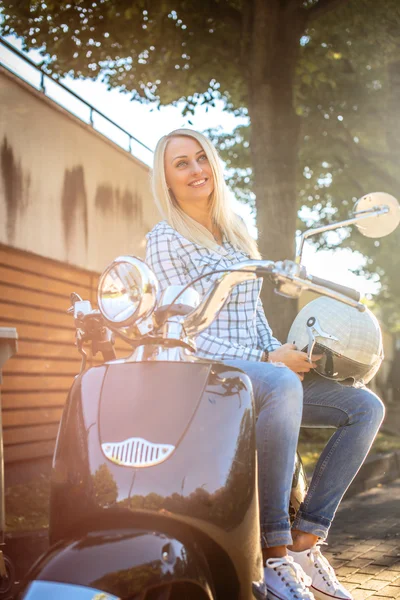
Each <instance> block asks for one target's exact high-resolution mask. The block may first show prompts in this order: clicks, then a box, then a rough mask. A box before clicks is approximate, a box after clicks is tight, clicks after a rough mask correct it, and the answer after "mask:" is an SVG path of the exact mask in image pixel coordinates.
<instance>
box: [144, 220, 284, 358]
mask: <svg viewBox="0 0 400 600" xmlns="http://www.w3.org/2000/svg"><path fill="white" fill-rule="evenodd" d="M146 237H147V248H146V263H147V264H148V265H149V267H150V268H151V269H152V270H153V272H154V274H155V276H156V277H157V279H158V281H159V283H160V287H161V289H165V288H166V287H167V286H169V285H185V284H187V283H189V282H191V281H192V280H194V279H195V278H196V277H198V276H199V275H202V274H203V273H207V272H209V271H212V270H217V269H224V268H227V267H229V266H230V265H232V264H233V263H235V262H238V261H243V260H248V258H249V257H248V256H247V255H246V254H245V253H244V252H242V251H240V250H237V249H235V248H234V247H233V246H232V244H231V243H230V242H229V241H228V240H227V239H226V238H224V240H223V244H222V246H220V249H219V252H218V253H217V252H213V251H212V250H209V249H208V248H204V247H203V246H199V245H198V244H194V243H193V242H190V241H189V240H187V239H186V238H184V237H183V236H182V235H181V234H180V233H178V232H177V231H176V230H175V229H173V228H172V227H171V226H170V225H169V224H168V223H167V222H166V221H161V222H160V223H157V225H156V226H155V227H154V228H153V229H152V230H151V231H150V233H148V234H147V236H146ZM219 275H220V274H215V275H212V274H211V275H209V276H208V277H203V278H202V279H200V281H197V282H196V283H194V284H193V287H194V288H195V289H196V290H197V291H198V292H199V294H200V296H201V297H203V296H204V294H205V292H206V291H207V289H208V288H209V286H210V284H211V282H212V281H213V280H214V279H216V278H217V277H219ZM261 286H262V280H261V279H255V280H251V281H245V282H243V283H241V284H239V285H237V286H236V287H235V288H234V289H233V290H232V292H231V295H230V297H229V298H228V301H227V302H226V303H225V306H224V307H223V309H222V310H221V312H220V313H219V315H218V317H217V318H216V319H215V321H214V322H213V323H212V324H211V325H210V326H209V327H208V328H207V329H206V330H204V331H203V332H202V333H200V334H199V335H198V336H196V345H197V354H198V355H199V356H203V357H204V358H208V359H217V360H224V359H225V360H227V359H235V358H239V359H244V360H252V361H260V360H261V357H262V353H263V350H269V351H272V350H275V349H276V348H278V347H279V346H280V345H281V344H280V342H279V341H278V340H277V339H275V338H274V337H273V335H272V331H271V328H270V326H269V325H268V321H267V319H266V316H265V313H264V309H263V307H262V304H261V300H260V291H261Z"/></svg>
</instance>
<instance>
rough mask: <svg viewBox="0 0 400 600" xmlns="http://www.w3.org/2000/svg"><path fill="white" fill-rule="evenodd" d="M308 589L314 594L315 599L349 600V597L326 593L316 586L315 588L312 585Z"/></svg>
mask: <svg viewBox="0 0 400 600" xmlns="http://www.w3.org/2000/svg"><path fill="white" fill-rule="evenodd" d="M310 589H311V591H312V593H313V594H314V596H315V600H350V598H344V597H343V596H333V594H327V593H326V592H322V591H321V590H317V588H315V587H314V586H313V585H312V586H311V588H310Z"/></svg>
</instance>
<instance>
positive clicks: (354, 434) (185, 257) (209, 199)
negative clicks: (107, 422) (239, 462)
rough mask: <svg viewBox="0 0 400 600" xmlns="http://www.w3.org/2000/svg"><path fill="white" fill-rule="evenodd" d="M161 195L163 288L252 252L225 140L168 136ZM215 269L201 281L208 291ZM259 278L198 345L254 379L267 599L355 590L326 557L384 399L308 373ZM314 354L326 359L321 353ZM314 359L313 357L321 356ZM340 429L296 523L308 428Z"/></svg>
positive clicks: (155, 241)
mask: <svg viewBox="0 0 400 600" xmlns="http://www.w3.org/2000/svg"><path fill="white" fill-rule="evenodd" d="M153 193H154V197H155V201H156V203H157V206H158V208H159V210H160V213H161V215H162V216H163V218H164V220H163V221H161V222H160V223H158V224H157V225H156V226H155V227H154V228H153V229H152V231H151V232H150V233H149V234H148V236H147V240H148V241H147V253H146V262H147V264H148V265H149V266H150V267H151V268H152V269H153V271H154V273H155V274H156V276H157V278H158V280H159V282H160V285H161V287H162V288H164V287H166V286H168V285H180V284H186V283H188V282H190V281H192V280H193V279H195V278H196V277H198V276H199V275H201V274H203V273H206V272H210V271H212V270H215V269H221V268H225V267H228V266H229V265H230V264H232V263H234V262H237V261H240V260H245V259H248V258H259V257H260V254H259V252H258V250H257V245H256V243H255V241H254V240H253V239H252V238H251V237H250V236H249V234H248V232H247V229H246V227H245V225H244V224H243V222H242V220H241V219H240V218H239V217H238V216H237V215H236V214H235V213H234V212H233V210H232V206H231V204H230V201H229V196H228V193H227V188H226V186H225V183H224V178H223V171H222V166H221V162H220V160H219V157H218V154H217V152H216V149H215V148H214V146H213V145H212V144H211V142H210V141H209V140H208V139H207V138H206V137H205V136H203V135H202V134H200V133H197V132H195V131H192V130H188V129H178V130H176V131H173V132H172V133H170V134H169V135H167V136H164V137H163V138H161V140H160V141H159V143H158V145H157V148H156V151H155V157H154V169H153ZM211 280H212V276H210V278H208V277H206V278H203V279H201V280H200V281H198V282H197V283H196V284H195V287H196V288H197V289H198V291H199V292H200V294H201V295H203V294H204V292H205V291H206V289H207V288H208V286H209V285H210V281H211ZM261 283H262V282H261V280H255V281H249V282H245V283H243V284H241V285H239V286H237V287H236V288H235V289H234V290H233V292H232V293H231V296H230V298H229V300H228V302H227V304H226V305H225V307H224V308H223V310H222V311H221V313H220V314H219V316H218V317H217V319H216V320H215V321H214V323H213V324H212V325H211V326H210V327H209V328H208V329H207V330H205V331H204V332H203V333H201V334H199V336H198V337H197V338H196V344H197V349H198V354H199V355H200V356H203V357H205V358H208V359H217V360H222V361H224V362H226V363H229V364H232V365H233V366H236V367H239V368H240V369H242V370H243V371H244V372H245V373H246V374H247V375H248V376H249V377H250V379H251V381H252V385H253V391H254V399H255V404H256V411H257V414H258V419H257V426H256V437H257V452H258V464H259V473H258V479H259V501H260V517H261V534H262V535H261V543H262V551H263V557H264V564H265V568H264V575H265V581H266V584H267V588H268V594H269V597H270V598H278V599H280V600H289V599H292V598H302V599H307V600H310V599H313V598H314V597H315V598H318V599H325V600H328V599H329V600H332V598H338V599H343V600H347V599H351V594H350V593H349V592H348V591H347V590H346V589H345V588H344V587H343V585H342V584H340V583H339V581H338V580H337V578H336V576H335V573H334V571H333V569H332V567H331V566H330V565H329V563H328V561H327V560H326V558H325V557H323V555H322V554H321V551H320V547H319V545H318V542H320V541H322V540H324V539H325V538H326V536H327V534H328V530H329V527H330V525H331V522H332V519H333V517H334V514H335V511H336V509H337V506H338V505H339V503H340V501H341V499H342V496H343V494H344V493H345V491H346V489H347V488H348V486H349V485H350V483H351V481H352V480H353V478H354V476H355V475H356V473H357V471H358V469H359V468H360V466H361V464H362V463H363V461H364V459H365V457H366V455H367V453H368V451H369V448H370V446H371V444H372V441H373V439H374V437H375V435H376V433H377V431H378V429H379V426H380V424H381V421H382V419H383V413H384V410H383V405H382V403H381V401H380V400H379V398H377V396H375V395H374V394H372V393H371V392H369V391H367V390H365V389H355V388H350V387H345V386H342V385H341V384H339V383H337V382H334V381H330V380H328V379H323V378H322V377H319V376H318V375H313V374H308V375H307V376H306V377H305V380H304V381H303V383H301V380H302V379H303V374H304V373H308V372H309V371H310V369H311V368H312V366H313V365H311V364H309V363H308V361H307V355H306V354H305V353H304V352H300V351H298V350H297V349H296V348H295V346H293V345H292V344H283V345H282V344H281V343H280V342H279V341H278V340H277V339H275V338H274V336H273V334H272V331H271V328H270V327H269V325H268V321H267V319H266V317H265V314H264V310H263V307H262V304H261V302H260V299H259V295H260V289H261ZM316 359H317V357H316ZM314 366H315V365H314ZM301 424H303V425H307V426H327V427H334V428H336V431H335V433H334V434H333V436H332V437H331V439H330V441H329V442H328V444H327V446H326V448H325V449H324V451H323V452H322V455H321V457H320V459H319V461H318V464H317V466H316V469H315V472H314V475H313V478H312V481H311V484H310V488H309V491H308V494H307V497H306V499H305V502H304V503H303V504H302V506H301V507H300V510H299V512H298V515H297V517H296V520H295V523H294V525H293V527H292V529H291V528H290V522H289V516H288V506H289V497H290V490H291V481H292V473H293V468H294V461H295V452H296V446H297V440H298V434H299V428H300V425H301Z"/></svg>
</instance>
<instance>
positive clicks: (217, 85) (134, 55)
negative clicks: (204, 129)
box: [0, 0, 246, 112]
mask: <svg viewBox="0 0 400 600" xmlns="http://www.w3.org/2000/svg"><path fill="white" fill-rule="evenodd" d="M234 4H235V3H234V2H221V3H219V2H207V3H202V4H199V3H198V2H195V1H194V0H177V1H171V0H157V1H154V2H151V3H150V2H147V0H135V2H132V0H97V1H96V2H94V1H91V0H71V1H61V2H43V1H41V0H33V1H32V2H19V1H18V0H11V1H5V0H3V1H1V2H0V7H1V8H3V9H4V24H3V27H2V34H3V35H7V34H9V33H15V34H17V35H19V36H22V38H23V39H24V45H25V49H30V48H38V49H40V48H46V50H47V52H48V56H46V58H45V62H44V66H45V67H47V69H48V71H49V72H51V73H52V74H53V76H55V77H62V76H64V75H72V76H73V77H76V78H91V79H95V78H97V77H98V75H99V74H100V73H101V77H102V80H103V81H105V82H106V83H107V85H108V86H109V87H110V88H111V87H118V88H119V89H121V90H122V91H127V92H129V93H131V94H132V100H140V101H141V102H154V103H156V104H158V103H161V104H171V103H176V102H178V101H179V100H181V99H183V98H184V100H185V109H184V110H185V111H189V112H191V111H193V110H194V107H195V106H196V105H198V104H204V103H208V104H213V103H214V101H215V99H217V98H223V99H224V100H225V102H226V104H227V105H230V106H232V102H234V104H235V105H236V106H241V105H243V102H244V99H245V96H246V87H245V85H244V82H243V77H242V75H241V69H242V57H241V43H240V39H241V35H240V33H241V32H240V28H241V14H240V12H239V11H238V10H237V9H236V8H235V6H234ZM199 38H201V43H200V51H199ZM216 47H217V48H218V52H216V51H215V48H216ZM232 82H233V83H232Z"/></svg>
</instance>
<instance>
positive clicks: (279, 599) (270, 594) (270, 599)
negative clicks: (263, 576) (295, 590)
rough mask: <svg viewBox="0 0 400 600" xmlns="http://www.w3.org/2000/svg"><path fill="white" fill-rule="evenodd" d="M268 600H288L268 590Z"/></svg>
mask: <svg viewBox="0 0 400 600" xmlns="http://www.w3.org/2000/svg"><path fill="white" fill-rule="evenodd" d="M267 600H287V598H283V597H282V596H278V594H275V592H271V590H267ZM382 600H384V599H383V598H382Z"/></svg>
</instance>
